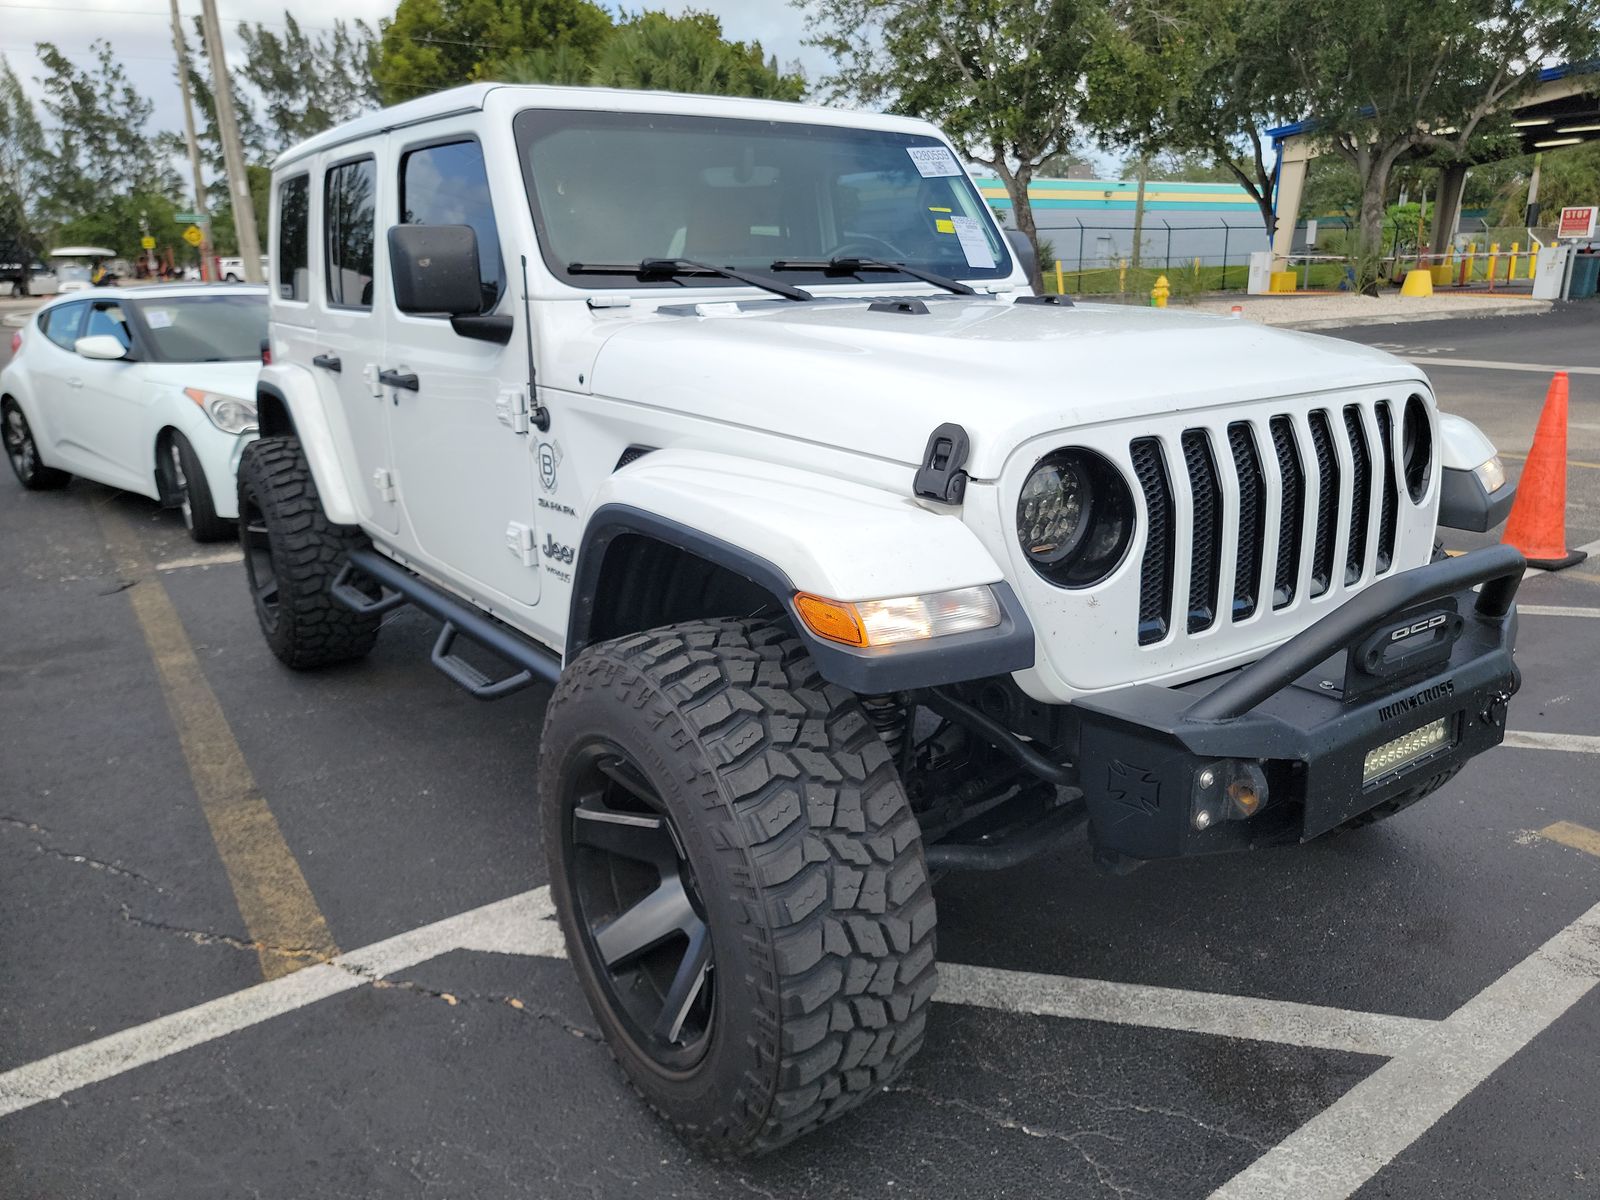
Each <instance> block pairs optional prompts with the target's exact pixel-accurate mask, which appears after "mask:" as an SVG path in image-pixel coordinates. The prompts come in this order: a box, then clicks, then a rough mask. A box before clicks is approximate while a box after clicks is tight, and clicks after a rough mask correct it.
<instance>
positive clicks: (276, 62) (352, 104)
mask: <svg viewBox="0 0 1600 1200" xmlns="http://www.w3.org/2000/svg"><path fill="white" fill-rule="evenodd" d="M282 30H283V32H282V33H279V32H276V31H275V30H273V29H271V28H269V27H268V26H266V25H263V24H260V23H257V24H255V25H252V24H250V23H249V22H248V21H246V22H243V23H241V24H240V26H239V36H240V38H241V39H243V41H244V46H245V58H244V63H243V66H242V68H241V69H240V74H242V75H243V76H244V78H245V79H246V80H247V81H248V82H249V84H250V86H251V88H253V89H254V91H255V93H256V95H257V96H258V97H260V107H261V115H262V120H263V123H264V125H265V127H266V130H265V131H266V135H267V140H268V142H269V143H270V144H271V147H272V149H274V150H278V151H281V150H285V149H287V148H288V147H290V146H292V145H294V144H295V143H296V142H300V141H304V140H305V139H306V138H308V137H311V136H312V135H313V134H318V133H321V132H322V131H323V130H324V129H330V128H332V127H333V126H335V125H337V124H339V123H340V122H341V121H348V120H349V119H350V118H351V117H354V116H356V115H358V114H360V113H362V112H364V111H366V110H367V109H369V108H373V107H375V106H376V105H377V101H378V85H377V82H376V80H374V79H373V77H372V59H373V57H374V55H375V54H376V48H377V39H376V37H375V36H374V34H373V32H372V28H371V27H370V26H369V25H367V23H366V22H365V21H351V22H349V23H348V24H347V23H346V22H344V21H342V20H337V19H336V20H335V21H334V22H333V26H332V28H331V29H329V30H327V31H325V32H323V33H320V34H317V35H315V36H308V35H307V34H306V32H305V31H304V30H303V29H302V28H301V27H300V23H299V22H298V21H296V20H295V19H294V14H293V13H290V12H288V11H287V10H286V11H285V12H284V14H283V25H282Z"/></svg>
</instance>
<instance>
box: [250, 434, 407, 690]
mask: <svg viewBox="0 0 1600 1200" xmlns="http://www.w3.org/2000/svg"><path fill="white" fill-rule="evenodd" d="M239 541H240V545H241V546H242V548H243V550H244V556H245V573H246V578H247V580H248V581H249V584H250V592H251V599H252V601H253V602H254V604H255V609H256V617H257V619H258V620H259V621H260V623H261V632H262V633H263V634H264V635H265V636H266V639H267V645H269V646H270V647H271V648H272V652H273V653H274V654H276V655H277V656H278V658H279V659H280V660H281V661H282V662H283V663H284V664H285V665H287V666H290V667H293V668H294V669H295V670H307V669H309V668H313V667H325V666H329V665H331V664H333V663H342V662H349V661H350V660H352V659H357V658H361V657H363V656H365V655H366V654H367V653H368V652H369V651H370V650H371V649H372V646H373V643H374V642H376V641H377V638H378V623H379V618H378V617H376V616H370V615H365V616H364V615H362V614H360V613H356V612H353V611H352V610H351V609H349V608H346V607H345V606H344V605H343V604H341V603H339V601H338V600H336V599H334V597H333V594H332V592H331V591H330V590H329V589H330V588H331V587H332V585H333V581H334V580H335V579H336V578H337V577H338V574H339V571H340V569H341V568H342V567H343V566H344V562H345V559H346V558H347V557H348V556H349V554H350V552H351V551H352V550H359V549H363V548H365V547H366V546H368V545H370V544H371V543H370V542H369V541H368V540H367V535H366V534H364V533H362V532H361V530H360V529H359V528H357V527H356V526H354V525H335V524H334V523H333V522H332V521H330V520H328V518H327V515H326V514H325V513H324V512H323V511H322V501H321V500H320V499H319V498H318V496H317V485H316V481H315V480H314V479H313V478H312V477H311V467H310V465H309V464H308V463H307V462H306V457H305V453H304V452H303V451H302V450H301V449H300V440H299V439H298V438H293V437H274V438H261V439H260V440H258V441H255V442H252V443H250V445H248V446H246V447H245V450H244V457H243V458H242V459H241V460H240V462H239Z"/></svg>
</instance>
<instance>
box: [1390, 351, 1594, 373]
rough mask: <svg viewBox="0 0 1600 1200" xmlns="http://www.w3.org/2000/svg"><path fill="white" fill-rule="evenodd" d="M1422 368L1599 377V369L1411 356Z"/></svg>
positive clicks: (1483, 359) (1477, 359) (1485, 359)
mask: <svg viewBox="0 0 1600 1200" xmlns="http://www.w3.org/2000/svg"><path fill="white" fill-rule="evenodd" d="M1408 361H1410V362H1414V363H1416V364H1417V365H1418V366H1422V367H1476V368H1478V369H1479V370H1484V371H1533V372H1535V373H1536V374H1539V375H1554V374H1555V373H1556V372H1557V371H1565V372H1566V373H1567V374H1568V375H1600V367H1558V366H1554V365H1551V364H1549V363H1521V362H1499V361H1496V360H1492V359H1487V358H1434V357H1433V356H1432V355H1412V356H1410V358H1409V359H1408Z"/></svg>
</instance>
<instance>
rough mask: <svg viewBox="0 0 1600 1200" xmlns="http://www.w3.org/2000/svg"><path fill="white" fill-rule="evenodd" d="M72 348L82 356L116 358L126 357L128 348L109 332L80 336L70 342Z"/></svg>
mask: <svg viewBox="0 0 1600 1200" xmlns="http://www.w3.org/2000/svg"><path fill="white" fill-rule="evenodd" d="M72 348H73V349H74V350H76V351H77V352H78V353H79V354H80V355H82V356H83V357H84V358H103V359H117V358H127V357H128V348H127V347H126V346H124V345H123V344H122V343H121V342H120V341H118V340H117V339H116V338H114V337H112V336H111V335H110V334H109V333H97V334H94V335H93V336H92V337H81V338H79V339H78V340H77V341H75V342H73V343H72Z"/></svg>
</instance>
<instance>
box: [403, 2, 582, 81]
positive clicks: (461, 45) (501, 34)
mask: <svg viewBox="0 0 1600 1200" xmlns="http://www.w3.org/2000/svg"><path fill="white" fill-rule="evenodd" d="M611 30H612V22H611V14H610V13H608V12H607V11H606V10H605V9H603V8H601V7H600V6H599V5H597V4H593V3H590V2H589V0H400V5H399V7H398V8H396V9H395V14H394V16H393V17H389V18H385V19H383V20H380V21H379V22H378V45H377V50H376V53H375V55H374V56H373V60H372V74H373V79H374V81H375V82H376V84H377V88H378V96H379V98H380V99H381V100H382V101H383V103H385V104H395V103H398V102H399V101H401V100H409V99H411V98H412V97H414V96H421V95H425V94H426V93H428V92H436V91H439V90H440V89H442V88H449V87H455V86H456V85H458V84H462V83H469V82H471V81H473V80H476V79H487V78H491V77H492V76H493V74H494V71H493V68H494V67H495V66H497V65H498V64H501V63H503V62H505V61H506V60H508V59H510V58H513V57H514V56H516V55H519V54H534V53H538V52H540V51H547V52H548V51H554V50H555V49H556V48H557V47H562V46H565V47H567V48H568V53H570V54H572V55H575V56H577V57H578V58H579V59H581V60H583V61H584V62H586V63H588V62H593V60H594V56H595V54H596V53H597V52H598V51H599V49H600V46H601V45H602V44H603V43H604V42H605V40H606V39H607V38H608V37H609V36H610V34H611Z"/></svg>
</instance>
